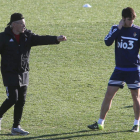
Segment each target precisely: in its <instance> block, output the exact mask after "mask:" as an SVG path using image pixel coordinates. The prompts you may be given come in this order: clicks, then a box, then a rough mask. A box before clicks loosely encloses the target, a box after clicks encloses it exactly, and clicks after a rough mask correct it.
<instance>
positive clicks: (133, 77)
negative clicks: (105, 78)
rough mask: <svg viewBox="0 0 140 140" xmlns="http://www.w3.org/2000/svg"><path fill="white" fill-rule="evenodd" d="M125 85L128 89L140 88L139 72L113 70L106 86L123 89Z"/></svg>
mask: <svg viewBox="0 0 140 140" xmlns="http://www.w3.org/2000/svg"><path fill="white" fill-rule="evenodd" d="M125 83H126V84H127V86H128V88H129V89H138V88H140V71H139V70H136V71H121V70H118V69H115V70H114V72H113V73H112V75H111V77H110V80H109V82H108V85H109V86H118V87H120V88H123V87H124V85H125Z"/></svg>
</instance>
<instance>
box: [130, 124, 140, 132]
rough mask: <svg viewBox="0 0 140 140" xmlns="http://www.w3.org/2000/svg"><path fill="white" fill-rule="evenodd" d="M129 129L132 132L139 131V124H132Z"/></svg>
mask: <svg viewBox="0 0 140 140" xmlns="http://www.w3.org/2000/svg"><path fill="white" fill-rule="evenodd" d="M131 131H132V132H139V125H133V127H132V129H131Z"/></svg>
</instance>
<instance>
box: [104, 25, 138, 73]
mask: <svg viewBox="0 0 140 140" xmlns="http://www.w3.org/2000/svg"><path fill="white" fill-rule="evenodd" d="M104 41H105V44H106V45H107V46H110V45H112V44H113V42H114V41H115V63H116V68H118V69H122V70H123V69H127V70H130V71H131V69H133V68H134V69H136V68H137V67H139V66H140V62H139V48H140V27H139V26H136V25H132V27H122V29H121V30H119V29H118V25H113V26H112V28H111V30H110V32H109V33H108V35H107V36H106V37H105V39H104Z"/></svg>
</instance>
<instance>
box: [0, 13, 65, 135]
mask: <svg viewBox="0 0 140 140" xmlns="http://www.w3.org/2000/svg"><path fill="white" fill-rule="evenodd" d="M7 25H8V26H7V27H6V28H5V31H4V32H2V33H0V54H1V73H2V78H3V83H4V86H5V87H6V92H7V96H8V98H7V99H6V100H5V101H4V102H3V104H2V105H1V107H0V129H1V119H2V117H3V115H4V113H5V112H6V111H7V110H8V109H9V108H11V107H12V106H13V105H14V123H13V127H12V130H11V133H12V135H20V134H21V135H28V134H29V132H27V131H25V130H24V129H22V128H21V127H20V121H21V117H22V112H23V107H24V104H25V98H26V92H27V86H28V83H29V55H30V50H31V47H32V46H37V45H49V44H59V43H60V42H61V41H66V37H65V36H62V35H61V36H49V35H46V36H39V35H35V34H34V33H32V32H31V31H30V30H27V29H26V28H25V19H24V17H23V15H22V14H20V13H14V14H12V15H11V19H10V22H9V23H8V24H7Z"/></svg>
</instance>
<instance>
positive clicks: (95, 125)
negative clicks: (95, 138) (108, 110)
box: [87, 122, 104, 130]
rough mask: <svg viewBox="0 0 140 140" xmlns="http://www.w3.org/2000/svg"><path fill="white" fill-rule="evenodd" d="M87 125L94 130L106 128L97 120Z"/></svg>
mask: <svg viewBox="0 0 140 140" xmlns="http://www.w3.org/2000/svg"><path fill="white" fill-rule="evenodd" d="M87 127H88V128H89V129H93V130H95V129H99V130H103V129H104V125H100V124H98V123H97V122H95V123H94V124H92V125H88V126H87Z"/></svg>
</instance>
